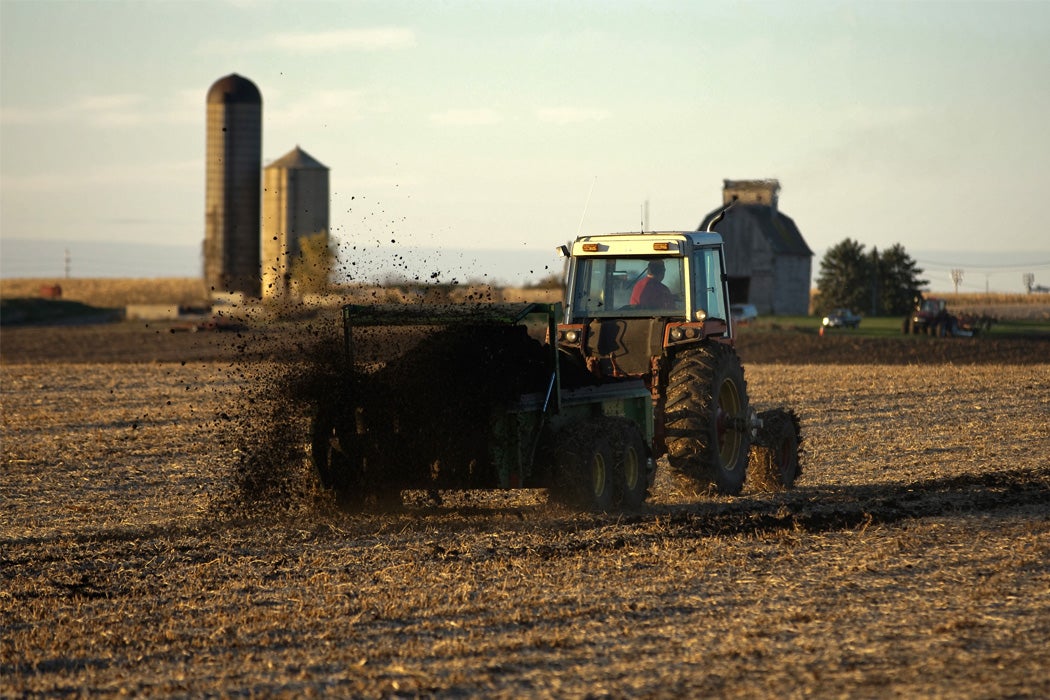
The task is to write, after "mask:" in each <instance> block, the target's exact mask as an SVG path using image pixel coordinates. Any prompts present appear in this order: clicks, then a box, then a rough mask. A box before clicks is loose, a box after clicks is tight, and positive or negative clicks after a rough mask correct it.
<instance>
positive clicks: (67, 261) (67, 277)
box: [66, 248, 73, 279]
mask: <svg viewBox="0 0 1050 700" xmlns="http://www.w3.org/2000/svg"><path fill="white" fill-rule="evenodd" d="M72 265H73V258H72V257H70V255H69V248H66V279H69V269H70V267H72Z"/></svg>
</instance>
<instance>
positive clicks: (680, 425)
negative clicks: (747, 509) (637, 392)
mask: <svg viewBox="0 0 1050 700" xmlns="http://www.w3.org/2000/svg"><path fill="white" fill-rule="evenodd" d="M749 412H750V408H749V406H748V399H747V384H746V383H745V382H744V368H743V367H742V366H741V364H740V358H739V357H737V354H736V352H735V351H734V350H733V348H731V347H729V346H728V345H725V344H723V343H711V344H708V345H703V346H701V347H699V348H695V349H689V350H685V351H682V352H679V353H678V355H676V356H675V358H674V360H673V361H672V365H671V368H670V372H669V375H668V382H667V404H666V408H665V415H664V424H665V434H666V445H667V459H668V462H670V464H671V466H672V467H674V468H675V469H677V470H678V471H680V472H682V473H684V474H686V475H688V476H691V477H693V478H695V479H697V480H698V481H700V482H701V483H708V484H711V485H713V486H714V487H715V489H716V490H717V491H718V492H719V493H722V494H727V495H733V496H735V495H737V494H739V493H740V491H741V490H742V489H743V488H744V480H745V478H746V476H747V459H748V449H749V447H750V444H751V426H750V420H749Z"/></svg>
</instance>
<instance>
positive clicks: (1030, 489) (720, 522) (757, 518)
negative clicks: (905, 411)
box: [428, 468, 1050, 560]
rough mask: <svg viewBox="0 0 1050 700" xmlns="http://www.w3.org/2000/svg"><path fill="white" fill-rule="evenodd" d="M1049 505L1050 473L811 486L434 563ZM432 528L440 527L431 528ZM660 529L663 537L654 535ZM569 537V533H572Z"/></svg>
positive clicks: (635, 517) (599, 525)
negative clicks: (891, 483)
mask: <svg viewBox="0 0 1050 700" xmlns="http://www.w3.org/2000/svg"><path fill="white" fill-rule="evenodd" d="M1047 501H1050V468H1046V469H1042V470H1040V471H1037V472H1032V471H1028V470H1017V471H1003V472H994V473H988V474H982V475H964V476H957V477H947V478H940V479H930V480H927V481H921V482H914V483H907V484H903V483H902V484H899V485H895V486H892V485H885V484H880V485H872V486H852V487H807V488H805V489H801V490H799V491H794V492H789V493H787V494H781V495H779V496H777V497H776V498H775V499H774V500H766V499H756V498H749V497H738V498H735V499H734V500H732V501H731V502H727V503H716V504H711V503H703V502H702V503H700V504H696V505H689V506H669V507H661V506H659V505H653V506H650V507H649V508H648V509H647V511H648V512H644V513H634V514H621V515H619V516H618V517H613V516H591V518H592V519H590V520H585V519H582V518H585V517H586V516H580V517H578V518H574V519H572V520H571V522H566V521H564V520H562V519H556V520H554V521H551V522H549V523H545V524H548V525H550V526H552V527H551V529H552V531H554V532H558V533H560V534H561V535H562V539H563V540H564V541H563V542H558V543H553V544H541V545H537V546H516V545H506V546H501V547H498V548H496V549H491V550H489V551H488V553H487V555H486V556H482V557H478V556H465V555H464V554H463V553H462V552H458V551H450V550H447V549H445V548H444V547H442V546H440V545H436V546H435V547H434V549H433V552H432V554H433V556H434V557H436V558H438V559H441V560H447V559H472V560H477V559H479V558H481V559H486V558H491V557H494V556H499V557H502V558H514V557H519V556H525V555H529V554H532V555H536V556H539V557H540V558H541V559H544V560H546V559H552V558H556V557H559V556H575V555H576V554H578V553H580V552H601V551H606V550H617V549H624V548H644V547H645V546H646V545H649V544H652V543H654V542H660V541H666V540H672V539H700V538H708V537H736V538H740V537H744V538H749V537H761V536H763V535H769V534H773V533H777V532H783V531H795V532H804V533H806V534H826V533H830V532H837V531H844V530H855V529H866V528H868V527H872V526H878V525H893V524H896V523H900V522H902V521H907V520H917V519H921V518H935V517H941V516H954V517H968V516H973V515H980V514H987V513H995V512H998V511H1008V510H1014V509H1017V508H1024V507H1026V506H1042V505H1044V504H1046V503H1047ZM464 510H466V511H469V513H471V514H476V511H477V510H478V509H477V508H470V509H455V508H446V509H436V508H435V509H430V510H429V513H430V514H431V515H440V514H441V513H442V512H443V514H444V515H446V516H448V515H450V514H451V513H452V512H455V513H458V514H461V515H462V514H466V513H464V512H463V511H464ZM428 524H429V525H430V526H431V527H432V526H434V525H435V523H434V522H433V521H430V522H429V523H428ZM654 528H656V530H657V531H656V532H653V531H652V530H653V529H654ZM567 530H569V531H568V532H567Z"/></svg>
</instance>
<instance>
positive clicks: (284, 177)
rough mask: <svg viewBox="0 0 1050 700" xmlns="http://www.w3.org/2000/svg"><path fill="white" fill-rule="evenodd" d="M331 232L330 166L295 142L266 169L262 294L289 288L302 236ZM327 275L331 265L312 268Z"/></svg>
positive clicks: (280, 293)
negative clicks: (329, 221) (292, 146)
mask: <svg viewBox="0 0 1050 700" xmlns="http://www.w3.org/2000/svg"><path fill="white" fill-rule="evenodd" d="M313 234H324V236H325V240H326V243H327V237H328V168H327V167H325V166H324V165H322V164H321V163H319V162H318V161H317V160H315V159H314V158H313V157H311V156H310V154H308V153H307V152H306V151H304V150H303V149H301V148H299V147H298V146H296V147H295V148H294V149H293V150H291V151H289V152H288V153H286V154H285V155H284V156H282V157H280V158H278V159H277V160H275V161H274V162H272V163H270V164H269V165H267V166H266V167H265V168H264V169H263V236H262V238H263V242H262V253H263V259H262V279H263V296H264V297H281V296H285V295H287V294H288V293H289V291H291V285H290V282H291V271H292V266H293V263H294V261H295V259H296V258H297V257H298V255H299V250H300V248H299V240H300V239H301V238H302V237H303V236H310V235H313ZM307 274H314V275H325V276H327V270H323V269H318V270H308V271H307Z"/></svg>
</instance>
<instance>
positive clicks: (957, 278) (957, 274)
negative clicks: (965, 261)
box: [952, 268, 963, 294]
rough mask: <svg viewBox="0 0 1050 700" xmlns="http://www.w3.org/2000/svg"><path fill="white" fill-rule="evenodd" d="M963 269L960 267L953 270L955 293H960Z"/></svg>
mask: <svg viewBox="0 0 1050 700" xmlns="http://www.w3.org/2000/svg"><path fill="white" fill-rule="evenodd" d="M962 278H963V271H962V270H960V269H959V268H955V269H954V270H952V282H953V283H954V284H955V293H956V294H958V293H959V285H960V284H961V283H962Z"/></svg>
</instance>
